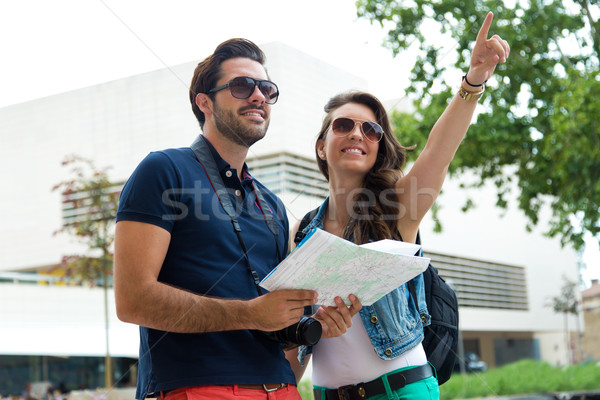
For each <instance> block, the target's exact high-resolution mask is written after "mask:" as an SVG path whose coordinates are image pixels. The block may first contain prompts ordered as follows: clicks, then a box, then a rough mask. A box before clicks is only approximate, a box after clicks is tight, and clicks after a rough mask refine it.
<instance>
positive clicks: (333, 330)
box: [314, 294, 362, 338]
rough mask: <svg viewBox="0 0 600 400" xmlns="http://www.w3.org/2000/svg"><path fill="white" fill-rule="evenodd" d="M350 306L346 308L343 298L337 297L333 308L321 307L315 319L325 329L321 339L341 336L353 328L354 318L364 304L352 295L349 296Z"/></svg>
mask: <svg viewBox="0 0 600 400" xmlns="http://www.w3.org/2000/svg"><path fill="white" fill-rule="evenodd" d="M348 299H349V300H350V303H352V304H351V305H350V306H346V304H345V303H344V301H343V300H342V299H341V297H339V296H338V297H336V298H335V299H334V300H335V304H337V306H336V307H333V306H327V307H325V306H321V307H320V308H319V310H317V313H316V314H315V315H314V318H315V319H316V320H317V321H319V322H320V323H321V326H322V327H323V334H322V336H321V337H323V338H330V337H337V336H341V335H343V334H344V333H346V331H347V330H348V328H349V327H351V326H352V317H354V315H356V313H357V312H359V311H360V309H361V308H362V304H361V303H360V300H358V298H357V297H356V296H355V295H353V294H351V295H350V296H348Z"/></svg>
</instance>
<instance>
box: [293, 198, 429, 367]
mask: <svg viewBox="0 0 600 400" xmlns="http://www.w3.org/2000/svg"><path fill="white" fill-rule="evenodd" d="M328 203H329V198H327V199H325V201H324V202H323V204H322V205H321V207H320V208H319V212H318V213H317V215H316V217H315V218H314V219H313V220H312V221H311V222H310V223H309V224H308V225H307V226H306V227H305V228H304V229H303V231H302V232H303V233H308V232H310V231H311V230H313V229H314V228H320V229H323V218H324V216H325V212H326V211H327V205H328ZM413 281H414V283H415V290H416V293H417V297H418V300H417V303H418V309H417V307H415V303H414V302H413V300H412V298H411V296H410V293H409V290H408V287H407V285H406V283H405V284H403V285H402V286H400V287H398V288H397V289H394V290H393V291H391V292H390V293H388V294H387V295H385V296H383V297H382V298H381V299H379V300H377V301H376V302H375V303H373V304H372V305H370V306H363V307H362V309H361V310H360V311H359V313H360V317H361V319H362V322H363V324H364V326H365V328H366V330H367V334H368V335H369V338H370V339H371V344H372V345H373V349H374V350H375V353H376V354H377V355H378V356H379V357H380V358H382V359H384V360H391V359H393V358H395V357H397V356H399V355H401V354H402V353H404V352H406V351H408V350H410V349H412V348H413V347H415V346H416V345H417V344H419V343H420V342H421V341H422V340H423V327H424V326H427V325H429V324H430V323H431V316H430V315H429V313H428V311H427V304H426V302H425V287H424V283H423V274H420V275H418V276H417V277H415V278H414V279H413ZM359 300H360V299H359ZM308 353H310V349H300V351H299V356H298V359H299V360H300V361H301V363H303V361H304V356H305V355H306V354H308Z"/></svg>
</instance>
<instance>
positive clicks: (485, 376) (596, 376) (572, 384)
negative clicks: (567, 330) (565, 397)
mask: <svg viewBox="0 0 600 400" xmlns="http://www.w3.org/2000/svg"><path fill="white" fill-rule="evenodd" d="M594 389H600V366H599V365H597V364H596V363H587V364H580V365H573V366H570V367H553V366H551V365H550V364H548V363H546V362H542V361H534V360H521V361H518V362H515V363H512V364H508V365H505V366H503V367H500V368H496V369H492V370H489V371H486V372H483V373H473V374H466V375H460V374H458V373H457V374H455V375H452V378H451V379H450V380H449V381H448V382H447V383H445V384H444V385H442V386H441V387H440V393H441V400H451V399H466V398H471V397H487V396H507V395H515V394H528V393H553V392H564V391H583V390H594Z"/></svg>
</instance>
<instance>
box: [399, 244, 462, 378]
mask: <svg viewBox="0 0 600 400" xmlns="http://www.w3.org/2000/svg"><path fill="white" fill-rule="evenodd" d="M419 236H420V235H419V233H418V232H417V240H416V243H417V244H421V238H420V237H419ZM419 252H421V251H419ZM423 281H424V286H425V302H426V303H427V310H428V311H429V315H431V325H428V326H426V327H425V328H423V330H424V333H425V337H424V338H423V348H424V349H425V354H427V360H428V361H429V362H430V363H431V364H432V365H433V366H434V367H435V370H436V372H437V379H438V382H439V384H440V385H441V384H442V383H444V382H446V381H447V380H448V379H450V375H452V371H453V370H454V364H455V363H456V355H457V353H456V351H457V347H458V299H457V297H456V293H454V290H452V288H451V287H450V286H449V285H448V284H447V283H446V281H444V279H443V278H442V277H441V276H439V274H438V271H437V269H436V268H435V267H434V266H433V265H431V264H429V266H428V267H427V269H426V270H425V271H424V272H423ZM408 290H409V291H410V293H411V295H412V298H413V301H415V302H416V300H415V299H416V298H417V293H416V290H415V284H414V282H413V281H412V280H411V281H410V282H408Z"/></svg>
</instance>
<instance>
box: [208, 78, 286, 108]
mask: <svg viewBox="0 0 600 400" xmlns="http://www.w3.org/2000/svg"><path fill="white" fill-rule="evenodd" d="M257 86H258V90H260V92H261V93H262V94H263V96H265V99H266V100H265V102H266V103H267V104H275V103H276V102H277V98H278V97H279V89H278V88H277V85H276V84H274V83H273V82H271V81H263V80H260V79H254V78H250V77H248V76H238V77H237V78H233V79H232V80H230V81H229V82H227V83H226V84H224V85H221V86H217V87H216V88H213V89H210V90H209V91H208V93H215V92H218V91H219V90H223V89H225V88H229V91H230V92H231V95H232V96H233V97H235V98H236V99H242V100H243V99H247V98H248V97H250V96H252V93H254V89H255V88H256V87H257Z"/></svg>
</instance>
